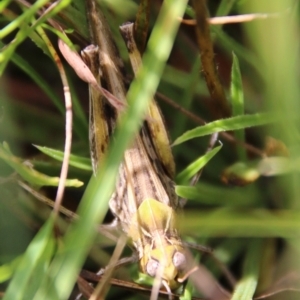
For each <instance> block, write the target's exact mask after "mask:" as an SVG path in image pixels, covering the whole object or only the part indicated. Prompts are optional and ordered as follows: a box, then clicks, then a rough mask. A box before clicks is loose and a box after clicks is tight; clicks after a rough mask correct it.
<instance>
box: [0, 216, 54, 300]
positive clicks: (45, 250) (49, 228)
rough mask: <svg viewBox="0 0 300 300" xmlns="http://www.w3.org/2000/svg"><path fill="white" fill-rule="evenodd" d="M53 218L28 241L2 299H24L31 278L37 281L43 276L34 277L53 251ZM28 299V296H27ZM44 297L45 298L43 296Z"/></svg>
mask: <svg viewBox="0 0 300 300" xmlns="http://www.w3.org/2000/svg"><path fill="white" fill-rule="evenodd" d="M53 225H54V222H53V218H50V219H49V220H48V221H47V222H46V224H45V225H44V226H43V228H42V229H41V230H40V231H39V232H38V233H37V235H36V236H35V238H34V239H33V240H32V242H31V243H30V245H29V247H28V248H27V250H26V252H25V254H24V255H23V257H22V261H21V262H20V264H19V266H18V267H17V269H16V272H15V275H14V276H13V278H12V281H11V282H10V284H9V287H8V289H7V291H6V293H5V295H4V298H3V300H11V299H14V300H24V299H26V298H24V295H25V294H26V290H27V289H28V288H29V287H30V285H31V278H34V282H35V283H38V282H39V281H40V280H41V279H42V278H43V276H39V277H38V278H37V277H36V275H37V273H36V271H37V270H38V269H40V268H41V266H42V268H43V269H45V268H44V266H45V263H46V264H49V262H50V259H51V257H52V255H53V251H54V243H53ZM27 299H30V298H27ZM44 299H46V298H44Z"/></svg>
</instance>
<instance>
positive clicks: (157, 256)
mask: <svg viewBox="0 0 300 300" xmlns="http://www.w3.org/2000/svg"><path fill="white" fill-rule="evenodd" d="M148 246H149V247H148V249H144V256H143V257H142V258H141V260H140V268H141V271H142V272H143V273H145V274H147V275H149V276H151V277H156V276H159V277H161V280H162V283H163V285H164V286H165V287H166V286H167V287H169V289H170V290H176V289H177V288H179V287H180V285H181V284H182V282H180V281H179V279H180V278H181V277H182V275H183V273H184V270H185V267H186V256H185V253H184V250H183V248H182V247H181V246H178V245H174V244H167V245H166V246H165V247H159V248H155V249H153V248H152V247H151V246H150V245H148ZM167 287H166V288H167Z"/></svg>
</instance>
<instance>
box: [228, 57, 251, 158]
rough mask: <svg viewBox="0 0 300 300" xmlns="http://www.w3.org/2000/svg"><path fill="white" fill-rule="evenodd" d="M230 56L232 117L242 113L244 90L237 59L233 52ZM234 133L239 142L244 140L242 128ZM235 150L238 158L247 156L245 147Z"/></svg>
mask: <svg viewBox="0 0 300 300" xmlns="http://www.w3.org/2000/svg"><path fill="white" fill-rule="evenodd" d="M232 58H233V62H232V69H231V84H230V96H231V97H230V98H231V104H232V115H233V117H235V116H239V115H243V114H244V92H243V83H242V76H241V71H240V66H239V60H238V58H237V56H236V55H235V54H234V53H232ZM234 135H235V136H236V138H237V140H239V141H240V142H242V143H244V142H245V131H244V129H241V130H236V131H235V132H234ZM237 151H238V157H239V160H242V161H245V160H246V158H247V155H246V150H245V148H244V147H241V146H238V148H237Z"/></svg>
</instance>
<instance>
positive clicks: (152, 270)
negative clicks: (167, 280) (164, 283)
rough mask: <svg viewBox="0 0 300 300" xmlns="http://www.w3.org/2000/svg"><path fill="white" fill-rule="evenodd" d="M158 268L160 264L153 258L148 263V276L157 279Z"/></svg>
mask: <svg viewBox="0 0 300 300" xmlns="http://www.w3.org/2000/svg"><path fill="white" fill-rule="evenodd" d="M158 266H159V263H158V261H157V260H155V259H153V258H151V259H150V260H149V261H148V263H147V267H146V270H147V273H148V275H150V276H152V277H155V275H156V272H157V269H158Z"/></svg>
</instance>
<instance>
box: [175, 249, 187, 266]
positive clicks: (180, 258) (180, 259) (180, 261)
mask: <svg viewBox="0 0 300 300" xmlns="http://www.w3.org/2000/svg"><path fill="white" fill-rule="evenodd" d="M173 264H174V266H175V267H176V268H177V269H181V270H183V269H184V268H185V267H186V258H185V255H184V254H183V253H181V252H175V254H174V255H173Z"/></svg>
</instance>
